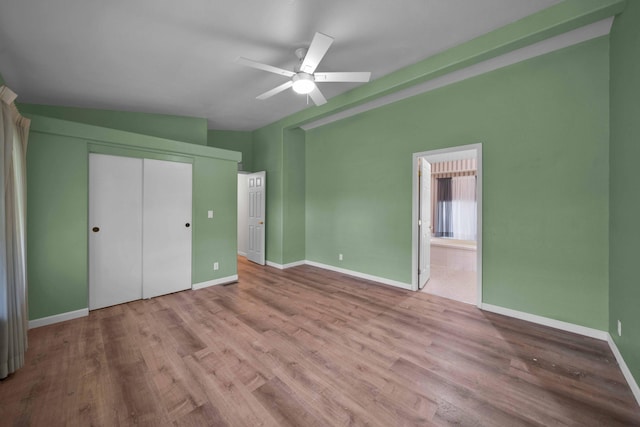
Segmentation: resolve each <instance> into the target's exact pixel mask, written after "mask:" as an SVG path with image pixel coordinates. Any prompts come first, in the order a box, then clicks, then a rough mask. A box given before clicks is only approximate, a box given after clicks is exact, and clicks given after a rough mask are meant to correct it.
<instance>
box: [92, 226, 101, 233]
mask: <svg viewBox="0 0 640 427" xmlns="http://www.w3.org/2000/svg"><path fill="white" fill-rule="evenodd" d="M91 231H93V232H94V233H97V232H98V231H100V227H93V228H92V229H91Z"/></svg>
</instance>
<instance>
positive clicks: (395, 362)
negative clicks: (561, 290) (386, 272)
mask: <svg viewBox="0 0 640 427" xmlns="http://www.w3.org/2000/svg"><path fill="white" fill-rule="evenodd" d="M239 276H240V281H239V283H237V284H234V285H230V286H216V287H210V288H206V289H202V290H198V291H185V292H180V293H176V294H172V295H167V296H163V297H159V298H154V299H152V300H146V301H136V302H132V303H128V304H123V305H119V306H115V307H109V308H105V309H102V310H97V311H93V312H91V313H90V315H89V316H88V317H86V318H82V319H76V320H72V321H68V322H64V323H60V324H56V325H51V326H47V327H42V328H38V329H33V330H31V331H29V351H28V353H27V361H26V366H25V367H24V368H23V369H21V370H20V371H18V372H17V373H15V374H14V375H11V376H10V377H9V378H7V379H5V380H4V381H1V382H0V425H2V426H5V425H6V426H11V425H15V426H29V425H32V426H47V427H50V426H58V425H67V426H118V425H120V426H128V425H148V426H165V425H178V426H251V427H254V426H351V425H354V426H359V425H370V426H414V425H417V426H430V425H452V424H453V425H471V426H480V425H487V426H520V425H537V426H551V425H580V426H623V425H624V426H629V425H640V408H639V407H638V405H637V403H636V402H635V400H634V398H633V396H632V394H631V391H630V389H629V387H628V385H627V384H626V382H625V380H624V378H623V376H622V373H621V372H620V369H619V367H618V365H617V364H616V362H615V359H614V357H613V355H612V354H611V351H610V350H609V348H608V346H607V344H606V343H604V342H601V341H598V340H594V339H590V338H585V337H581V336H577V335H574V334H570V333H566V332H561V331H558V330H554V329H550V328H546V327H543V326H538V325H534V324H530V323H527V322H523V321H519V320H514V319H509V318H506V317H503V316H500V315H496V314H492V313H486V312H482V311H480V310H478V309H477V308H475V307H473V306H470V305H468V304H464V303H458V302H455V301H452V300H448V299H445V298H440V297H437V296H433V295H429V294H425V293H414V292H408V291H403V290H400V289H395V288H390V287H385V286H379V285H375V284H373V283H371V282H367V281H365V280H360V279H356V278H352V277H349V276H344V275H341V274H337V273H333V272H328V271H324V270H320V269H317V268H314V267H310V266H301V267H295V268H292V269H288V270H285V271H279V270H275V269H273V268H270V267H261V266H257V265H254V264H250V263H248V262H246V261H244V260H243V259H240V260H239Z"/></svg>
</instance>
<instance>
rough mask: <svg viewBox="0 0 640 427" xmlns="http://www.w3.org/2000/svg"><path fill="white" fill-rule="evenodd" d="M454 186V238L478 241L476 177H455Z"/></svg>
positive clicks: (452, 184) (452, 179) (452, 181)
mask: <svg viewBox="0 0 640 427" xmlns="http://www.w3.org/2000/svg"><path fill="white" fill-rule="evenodd" d="M451 186H452V197H451V198H452V205H453V206H452V209H451V211H452V222H453V227H452V229H453V238H454V239H460V240H476V237H477V210H476V177H475V176H454V177H453V178H451Z"/></svg>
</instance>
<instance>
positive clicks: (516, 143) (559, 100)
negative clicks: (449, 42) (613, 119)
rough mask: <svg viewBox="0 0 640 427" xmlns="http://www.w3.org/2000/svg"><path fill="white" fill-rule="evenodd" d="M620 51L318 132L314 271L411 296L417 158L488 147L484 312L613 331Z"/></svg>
mask: <svg viewBox="0 0 640 427" xmlns="http://www.w3.org/2000/svg"><path fill="white" fill-rule="evenodd" d="M608 43H609V40H608V38H607V37H603V38H599V39H596V40H593V41H590V42H586V43H583V44H580V45H577V46H572V47H569V48H566V49H563V50H560V51H556V52H553V53H550V54H547V55H544V56H541V57H538V58H534V59H531V60H528V61H525V62H521V63H518V64H515V65H512V66H510V67H507V68H503V69H500V70H497V71H494V72H491V73H488V74H484V75H481V76H478V77H475V78H472V79H469V80H466V81H463V82H460V83H457V84H454V85H451V86H448V87H445V88H441V89H438V90H435V91H432V92H429V93H426V94H423V95H419V96H416V97H413V98H410V99H407V100H404V101H401V102H397V103H395V104H392V105H389V106H386V107H382V108H379V109H376V110H372V111H369V112H367V113H363V114H360V115H358V116H354V117H352V118H349V119H345V120H342V121H339V122H336V123H333V124H330V125H327V126H323V127H320V128H317V129H315V130H311V131H309V132H307V146H306V171H307V172H306V203H307V205H306V257H307V259H309V260H312V261H317V262H321V263H325V264H330V265H334V266H339V267H342V268H347V269H350V270H355V271H359V272H363V273H367V274H372V275H376V276H381V277H385V278H389V279H393V280H397V281H400V282H404V283H411V257H412V256H411V229H412V228H411V194H412V185H411V179H412V178H411V174H412V165H411V161H412V153H414V152H420V151H426V150H433V149H439V148H444V147H453V146H459V145H466V144H471V143H477V142H481V143H483V162H484V163H483V168H484V175H483V179H484V188H483V256H484V259H483V286H484V288H483V302H485V303H489V304H494V305H498V306H503V307H508V308H511V309H514V310H519V311H523V312H527V313H533V314H537V315H540V316H545V317H550V318H554V319H558V320H562V321H566V322H571V323H575V324H579V325H584V326H587V327H592V328H596V329H601V330H603V329H606V327H607V323H608V265H607V259H608V255H607V254H608V197H609V194H608V174H609V162H608V144H607V141H608V132H609V127H608V123H609V116H608V114H609V113H608V79H609V73H608ZM338 253H343V254H344V261H342V262H339V261H338Z"/></svg>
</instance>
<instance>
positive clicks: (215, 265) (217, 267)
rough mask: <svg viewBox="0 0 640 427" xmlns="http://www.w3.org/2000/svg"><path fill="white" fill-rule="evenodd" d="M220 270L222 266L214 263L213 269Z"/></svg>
mask: <svg viewBox="0 0 640 427" xmlns="http://www.w3.org/2000/svg"><path fill="white" fill-rule="evenodd" d="M219 268H220V264H218V263H217V262H214V263H213V269H214V270H218V269H219Z"/></svg>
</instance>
